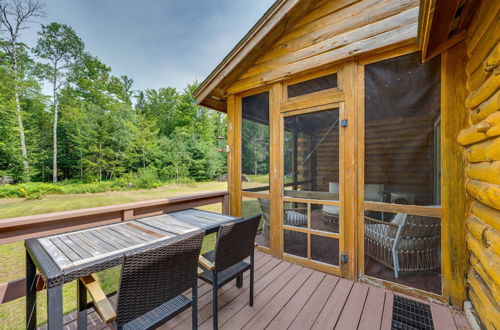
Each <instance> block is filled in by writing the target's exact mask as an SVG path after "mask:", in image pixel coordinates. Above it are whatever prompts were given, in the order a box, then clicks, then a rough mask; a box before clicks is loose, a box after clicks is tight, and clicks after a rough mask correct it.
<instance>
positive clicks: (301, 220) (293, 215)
mask: <svg viewBox="0 0 500 330" xmlns="http://www.w3.org/2000/svg"><path fill="white" fill-rule="evenodd" d="M284 222H285V225H288V226H296V227H302V226H306V225H307V215H305V214H302V213H300V212H297V211H291V210H285V219H284Z"/></svg>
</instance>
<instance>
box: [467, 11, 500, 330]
mask: <svg viewBox="0 0 500 330" xmlns="http://www.w3.org/2000/svg"><path fill="white" fill-rule="evenodd" d="M475 17H476V19H475V21H474V22H473V23H472V24H471V26H470V28H469V30H468V32H467V36H466V40H465V44H466V49H467V54H468V56H469V60H468V62H467V66H466V72H467V88H468V98H467V100H466V106H467V108H468V110H469V114H468V116H469V125H468V127H467V128H465V129H463V130H462V131H461V132H460V134H459V136H458V141H459V143H460V144H461V145H463V146H464V150H465V159H466V176H467V183H466V190H467V193H468V195H469V197H470V199H471V205H470V208H469V211H468V213H467V219H466V226H467V237H466V241H467V247H468V249H469V251H470V269H469V271H468V274H467V285H468V296H469V299H470V300H471V302H472V304H473V305H474V309H475V310H476V312H477V313H478V315H479V317H480V318H481V320H482V322H483V324H484V326H485V327H486V328H487V329H500V303H499V301H500V112H499V98H500V90H499V87H500V75H499V73H500V67H499V64H500V2H498V1H496V2H495V1H482V4H481V6H480V7H479V9H478V13H476V16H475Z"/></svg>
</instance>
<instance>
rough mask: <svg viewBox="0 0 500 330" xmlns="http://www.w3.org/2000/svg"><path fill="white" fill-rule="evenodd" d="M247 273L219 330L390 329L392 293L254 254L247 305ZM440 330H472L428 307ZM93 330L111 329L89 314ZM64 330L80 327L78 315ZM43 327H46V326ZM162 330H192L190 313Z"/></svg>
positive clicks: (226, 294)
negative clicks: (251, 299) (252, 298)
mask: <svg viewBox="0 0 500 330" xmlns="http://www.w3.org/2000/svg"><path fill="white" fill-rule="evenodd" d="M247 277H248V272H247V273H246V277H245V280H244V285H243V287H242V288H241V289H238V288H237V287H236V285H235V283H232V284H227V285H226V286H225V287H223V288H222V289H220V290H219V327H220V328H221V329H252V330H254V329H266V328H268V329H300V330H302V329H310V328H316V329H334V328H335V329H370V330H371V329H390V328H391V321H392V305H393V298H394V293H393V292H391V291H388V290H384V289H381V288H378V287H375V286H371V285H368V284H364V283H359V282H352V281H348V280H345V279H342V278H339V277H336V276H333V275H328V274H325V273H322V272H319V271H314V270H312V269H309V268H306V267H302V266H299V265H295V264H292V263H289V262H286V261H282V260H279V259H276V258H273V257H271V256H269V255H267V254H263V253H260V252H257V253H256V270H255V280H256V281H255V301H254V306H253V307H250V306H249V305H248V279H247ZM198 294H199V300H198V322H199V323H198V325H199V328H200V329H212V317H211V316H212V307H211V303H212V297H211V287H210V286H209V285H207V284H205V283H204V282H202V281H199V289H198ZM430 306H431V311H432V316H433V320H434V328H435V329H436V330H444V329H446V330H451V329H469V326H468V323H467V321H466V319H465V317H464V315H463V313H461V312H458V311H455V310H452V309H449V308H447V307H444V306H441V305H438V304H432V303H431V304H430ZM88 318H89V325H88V326H89V329H104V328H107V327H106V326H105V325H104V324H103V323H102V322H101V321H100V319H99V317H98V316H97V314H96V313H95V312H94V311H93V310H91V311H89V316H88ZM65 321H66V327H65V329H76V322H75V313H71V314H68V315H66V316H65ZM42 328H44V327H42ZM161 329H191V310H187V311H185V312H183V313H182V314H180V315H178V316H177V317H175V318H173V319H172V320H170V321H169V322H167V323H166V324H165V325H163V326H162V327H161Z"/></svg>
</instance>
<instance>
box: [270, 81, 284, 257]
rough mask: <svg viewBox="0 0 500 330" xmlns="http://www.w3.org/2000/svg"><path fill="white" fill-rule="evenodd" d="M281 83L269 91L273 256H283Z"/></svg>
mask: <svg viewBox="0 0 500 330" xmlns="http://www.w3.org/2000/svg"><path fill="white" fill-rule="evenodd" d="M282 96H283V92H282V85H281V83H275V84H273V86H272V87H271V91H270V93H269V98H270V100H269V101H270V102H269V122H270V127H269V136H270V139H271V141H270V142H271V144H270V150H269V152H270V155H269V166H270V169H271V171H270V173H269V174H270V178H269V179H270V191H269V193H270V198H271V201H270V203H271V208H270V247H271V253H272V255H273V256H275V257H278V258H282V257H283V202H282V200H281V194H282V188H283V172H284V169H283V149H284V148H283V143H284V141H283V122H282V117H281V113H280V106H281V102H282Z"/></svg>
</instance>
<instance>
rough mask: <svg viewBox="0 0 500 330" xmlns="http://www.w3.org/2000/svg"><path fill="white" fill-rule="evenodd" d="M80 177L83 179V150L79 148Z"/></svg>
mask: <svg viewBox="0 0 500 330" xmlns="http://www.w3.org/2000/svg"><path fill="white" fill-rule="evenodd" d="M80 179H83V152H82V151H81V150H80Z"/></svg>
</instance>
